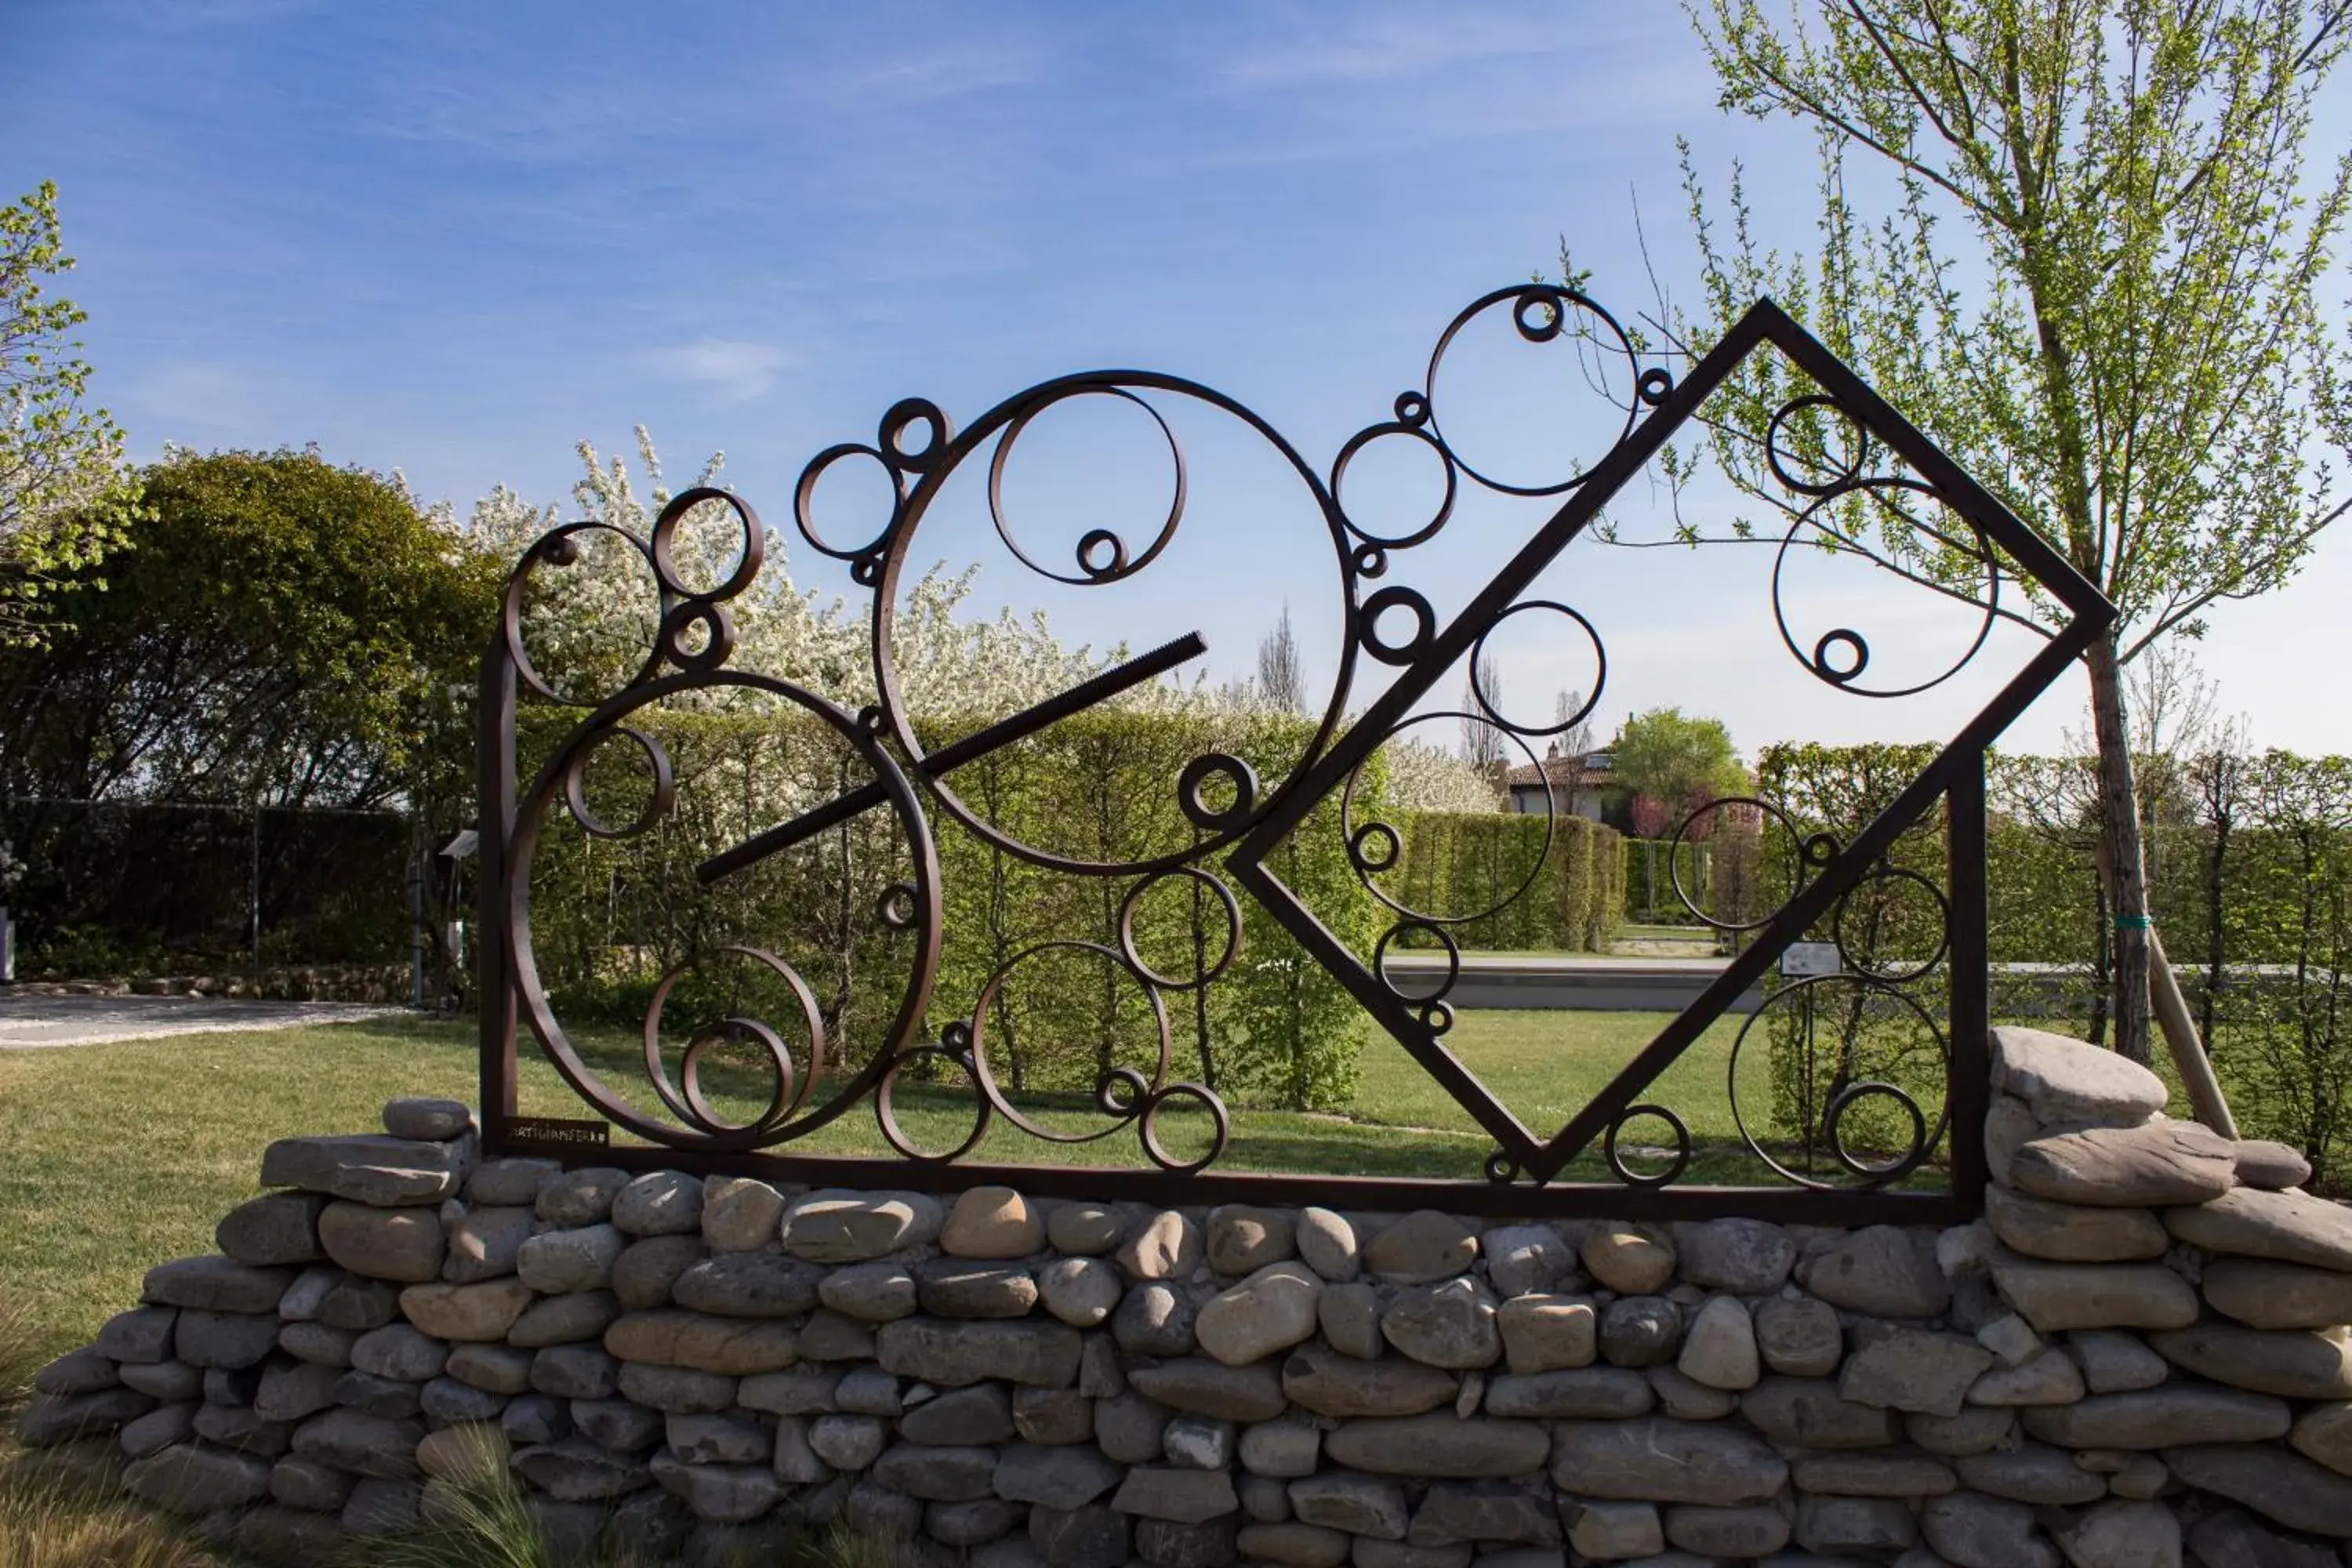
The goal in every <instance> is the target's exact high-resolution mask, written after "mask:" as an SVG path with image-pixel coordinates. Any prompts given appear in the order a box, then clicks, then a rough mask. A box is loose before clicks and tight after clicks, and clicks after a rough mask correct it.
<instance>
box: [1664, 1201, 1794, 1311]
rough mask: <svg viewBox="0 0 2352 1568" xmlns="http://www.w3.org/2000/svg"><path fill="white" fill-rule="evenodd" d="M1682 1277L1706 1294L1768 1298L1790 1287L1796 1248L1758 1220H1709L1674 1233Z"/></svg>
mask: <svg viewBox="0 0 2352 1568" xmlns="http://www.w3.org/2000/svg"><path fill="white" fill-rule="evenodd" d="M1674 1237H1675V1252H1676V1254H1677V1255H1678V1258H1679V1263H1678V1267H1679V1268H1680V1270H1681V1273H1682V1277H1683V1278H1684V1279H1687V1280H1688V1281H1690V1282H1691V1283H1692V1284H1694V1285H1701V1286H1705V1287H1706V1289H1710V1290H1723V1291H1727V1292H1729V1293H1730V1294H1732V1295H1735V1296H1767V1295H1769V1294H1771V1293H1772V1292H1773V1291H1775V1290H1778V1289H1780V1287H1781V1286H1783V1285H1785V1284H1787V1283H1788V1281H1789V1271H1790V1268H1793V1267H1794V1266H1795V1264H1796V1261H1797V1247H1796V1243H1795V1242H1793V1241H1791V1240H1790V1237H1789V1233H1788V1231H1787V1230H1786V1229H1784V1228H1783V1227H1781V1226H1777V1225H1772V1224H1770V1223H1769V1222H1767V1221H1764V1220H1760V1219H1739V1218H1732V1219H1710V1220H1701V1221H1699V1222H1697V1223H1695V1224H1688V1225H1680V1226H1675V1232H1674Z"/></svg>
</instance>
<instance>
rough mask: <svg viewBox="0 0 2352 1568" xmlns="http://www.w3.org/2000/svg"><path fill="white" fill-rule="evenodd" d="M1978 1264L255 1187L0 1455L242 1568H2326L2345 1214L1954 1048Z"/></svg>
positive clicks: (2090, 1057)
mask: <svg viewBox="0 0 2352 1568" xmlns="http://www.w3.org/2000/svg"><path fill="white" fill-rule="evenodd" d="M1995 1058H1996V1063H1997V1067H1996V1076H1997V1079H1998V1086H1999V1089H2000V1093H1999V1094H1998V1095H1997V1096H1996V1097H1995V1100H1996V1109H1995V1111H1994V1113H1993V1116H1992V1118H1991V1121H1990V1125H1989V1128H1988V1132H1987V1142H1988V1146H1989V1150H1988V1152H1989V1154H1990V1161H1991V1164H1992V1167H1993V1170H1994V1172H1995V1173H1996V1177H1997V1180H1998V1183H1999V1185H1998V1187H1997V1189H1996V1190H1995V1191H1994V1193H1993V1194H1992V1195H1991V1198H1990V1205H1989V1212H1988V1215H1987V1217H1986V1219H1985V1220H1984V1221H1981V1222H1979V1223H1978V1224H1975V1225H1971V1226H1964V1227H1960V1228H1956V1229H1952V1230H1948V1231H1945V1232H1943V1233H1941V1234H1937V1233H1935V1232H1933V1231H1925V1232H1908V1231H1904V1230H1900V1229H1895V1228H1893V1227H1887V1226H1880V1227H1874V1228H1870V1229H1864V1230H1855V1231H1841V1230H1832V1229H1811V1228H1805V1227H1800V1226H1776V1225H1769V1224H1765V1223H1762V1222H1760V1221H1756V1220H1748V1219H1723V1220H1716V1221H1711V1222H1707V1223H1704V1224H1689V1225H1679V1226H1669V1227H1647V1226H1633V1225H1624V1224H1616V1223H1610V1222H1591V1223H1586V1222H1575V1223H1567V1222H1562V1223H1557V1224H1551V1225H1526V1224H1513V1225H1499V1226H1482V1225H1480V1224H1479V1223H1478V1222H1477V1221H1475V1220H1473V1219H1468V1218H1462V1217H1456V1216H1452V1215H1443V1214H1438V1213H1433V1212H1422V1213H1415V1214H1408V1215H1364V1214H1347V1215H1341V1214H1335V1213H1331V1212H1328V1211H1326V1210H1322V1209H1316V1208H1304V1209H1296V1210H1292V1209H1266V1208H1241V1207H1232V1206H1228V1207H1223V1208H1218V1209H1213V1210H1202V1211H1189V1210H1188V1211H1175V1212H1152V1211H1148V1210H1143V1209H1139V1208H1134V1207H1128V1206H1122V1205H1108V1204H1089V1203H1058V1204H1049V1203H1040V1202H1032V1201H1028V1200H1024V1198H1023V1197H1022V1196H1021V1194H1017V1193H1014V1192H1012V1191H1009V1190H1006V1189H1003V1188H984V1189H978V1190H974V1191H971V1192H967V1193H965V1194H961V1196H959V1197H956V1198H954V1199H953V1200H952V1201H942V1200H938V1199H933V1198H930V1197H928V1196H923V1195H920V1194H907V1193H866V1194H858V1193H845V1192H831V1191H818V1192H807V1191H794V1190H788V1189H779V1188H776V1187H772V1186H770V1185H767V1184H763V1183H761V1182H757V1181H747V1180H738V1179H729V1178H714V1179H712V1180H710V1181H708V1182H704V1181H699V1180H697V1179H696V1178H694V1177H692V1176H688V1175H684V1174H680V1173H672V1172H664V1173H655V1174H649V1175H643V1176H637V1177H635V1178H634V1179H633V1178H632V1177H630V1176H629V1175H628V1174H626V1173H623V1172H620V1171H614V1170H603V1169H573V1170H569V1171H565V1170H560V1169H558V1168H556V1167H555V1166H553V1165H552V1164H550V1163H542V1162H535V1161H521V1160H488V1161H483V1160H478V1158H477V1157H476V1152H475V1142H474V1135H473V1131H472V1124H471V1120H470V1117H469V1115H468V1113H467V1110H466V1109H465V1108H464V1107H462V1106H459V1105H456V1104H453V1103H449V1102H446V1101H420V1100H399V1101H394V1103H393V1104H391V1105H390V1106H388V1107H386V1109H385V1113H384V1124H385V1128H386V1133H385V1134H384V1135H368V1136H361V1137H348V1138H304V1139H293V1140H289V1141H286V1142H279V1143H277V1144H274V1145H272V1146H271V1147H270V1149H269V1150H268V1153H267V1154H266V1156H265V1157H264V1159H263V1162H262V1170H261V1184H262V1185H263V1186H264V1187H267V1188H270V1189H274V1190H273V1191H271V1192H269V1193H268V1194H265V1195H263V1196H259V1197H257V1198H255V1199H253V1200H252V1201H251V1202H249V1203H247V1204H245V1205H242V1206H240V1207H239V1208H237V1209H236V1211H235V1212H234V1213H232V1214H230V1215H228V1216H227V1217H226V1219H224V1220H223V1221H222V1222H221V1225H220V1229H219V1237H218V1242H219V1247H220V1255H219V1256H216V1257H207V1258H186V1259H182V1260H181V1261H178V1262H175V1263H167V1264H164V1265H163V1266H162V1267H160V1268H156V1269H155V1270H153V1271H152V1273H150V1274H149V1275H148V1277H147V1279H146V1286H145V1290H144V1293H143V1304H142V1305H140V1306H138V1307H136V1308H134V1309H133V1310H130V1311H127V1312H124V1313H122V1314H121V1316H119V1317H117V1318H115V1319H113V1320H112V1321H110V1322H109V1323H108V1324H107V1325H106V1327H105V1329H104V1331H102V1332H101V1333H100V1336H99V1338H98V1341H97V1342H96V1343H95V1344H94V1345H92V1346H91V1347H89V1348H88V1349H85V1350H81V1351H78V1352H74V1353H73V1354H71V1355H68V1356H67V1357H65V1358H63V1359H62V1360H60V1361H59V1362H58V1363H55V1364H54V1365H52V1366H51V1367H50V1368H49V1369H48V1370H47V1372H46V1373H43V1375H42V1377H41V1380H40V1384H39V1386H40V1393H39V1395H38V1396H37V1399H36V1401H35V1403H34V1405H32V1407H31V1408H30V1410H29V1411H28V1413H27V1415H26V1418H25V1427H24V1435H25V1436H26V1439H27V1440H29V1441H31V1442H33V1443H36V1444H43V1445H53V1446H55V1447H57V1449H58V1452H59V1453H60V1454H61V1455H62V1456H64V1457H67V1458H69V1459H71V1460H73V1461H74V1462H76V1463H78V1464H79V1465H82V1466H86V1467H89V1468H93V1469H96V1470H99V1471H100V1472H102V1473H106V1474H119V1476H120V1479H121V1485H122V1486H123V1487H124V1488H126V1489H128V1490H129V1491H130V1492H131V1493H133V1494H135V1495H137V1496H139V1497H141V1498H143V1499H145V1500H148V1501H150V1502H152V1503H154V1504H156V1505H158V1506H160V1507H163V1508H165V1509H170V1510H181V1511H184V1512H189V1513H193V1514H200V1515H204V1516H205V1524H206V1528H208V1529H210V1530H212V1531H216V1532H220V1533H223V1534H227V1535H233V1537H234V1538H235V1539H236V1541H237V1542H239V1543H240V1544H241V1545H242V1546H244V1547H245V1548H246V1549H247V1551H249V1552H252V1553H254V1554H255V1555H257V1556H261V1557H265V1558H268V1559H272V1560H277V1561H283V1562H294V1563H302V1562H317V1561H320V1560H321V1559H322V1558H323V1557H324V1556H325V1555H326V1554H327V1553H328V1552H330V1551H331V1550H333V1549H334V1548H335V1546H336V1544H337V1543H338V1542H341V1541H342V1540H343V1539H344V1538H345V1537H347V1536H350V1535H353V1534H362V1535H365V1534H383V1533H390V1532H397V1531H404V1530H407V1529H413V1528H415V1526H416V1523H417V1521H418V1520H419V1519H420V1517H425V1518H427V1519H429V1518H430V1517H431V1516H432V1515H433V1513H434V1511H435V1510H436V1507H438V1506H441V1505H442V1504H443V1503H445V1502H446V1496H447V1489H449V1488H451V1487H453V1486H457V1485H460V1484H463V1483H464V1482H465V1481H466V1480H467V1477H468V1475H469V1474H470V1473H472V1471H473V1469H474V1468H475V1467H478V1466H479V1465H481V1464H482V1463H484V1462H485V1460H486V1459H487V1460H488V1462H490V1463H503V1464H504V1465H506V1466H507V1467H508V1468H509V1470H510V1473H511V1474H512V1475H513V1476H514V1477H516V1478H518V1479H519V1480H520V1482H521V1483H522V1484H523V1486H524V1487H525V1488H526V1489H527V1490H528V1495H529V1498H530V1507H531V1508H532V1510H534V1513H535V1516H536V1517H537V1519H538V1520H539V1521H540V1523H541V1528H542V1529H543V1530H544V1531H548V1532H549V1533H550V1534H551V1535H554V1536H558V1537H561V1538H562V1539H563V1540H565V1541H570V1542H583V1543H585V1542H592V1541H593V1540H594V1539H596V1538H598V1537H600V1536H601V1537H603V1538H604V1540H606V1541H607V1542H615V1541H619V1542H630V1543H634V1544H635V1545H636V1546H637V1547H638V1548H639V1549H641V1550H644V1549H648V1548H649V1549H651V1550H652V1552H653V1553H654V1554H655V1555H656V1557H657V1558H660V1559H672V1558H674V1559H677V1560H682V1561H685V1562H689V1563H719V1562H724V1561H730V1560H739V1559H740V1560H748V1561H764V1560H766V1558H765V1552H766V1551H767V1550H768V1549H769V1548H770V1547H772V1544H773V1542H775V1540H776V1539H777V1538H778V1537H779V1536H780V1535H782V1533H784V1532H785V1531H786V1530H787V1529H788V1528H789V1526H790V1521H795V1520H807V1521H825V1520H829V1519H845V1520H846V1521H849V1522H850V1523H851V1524H853V1525H856V1526H857V1527H861V1528H865V1529H869V1530H877V1531H904V1532H907V1533H908V1534H911V1535H915V1536H918V1537H919V1538H920V1539H921V1540H922V1541H924V1542H927V1543H929V1545H928V1548H927V1549H928V1550H929V1551H930V1552H933V1553H934V1554H936V1555H937V1556H938V1557H939V1558H940V1560H941V1561H942V1562H946V1561H951V1560H955V1559H959V1558H965V1557H968V1558H969V1559H970V1561H971V1562H972V1563H975V1564H980V1565H982V1568H1032V1565H1034V1564H1038V1563H1044V1564H1048V1565H1050V1568H1114V1565H1117V1564H1120V1563H1128V1562H1131V1561H1140V1562H1142V1563H1150V1564H1155V1565H1160V1568H1213V1565H1219V1564H1223V1563H1227V1562H1229V1561H1232V1560H1235V1559H1238V1560H1241V1561H1244V1562H1254V1563H1281V1564H1290V1565H1294V1568H1338V1565H1339V1564H1340V1563H1353V1564H1355V1565H1357V1568H1471V1565H1472V1564H1473V1563H1474V1562H1475V1563H1477V1564H1478V1565H1479V1568H1562V1565H1563V1564H1564V1563H1587V1562H1622V1561H1634V1562H1641V1563H1649V1564H1652V1565H1653V1568H1694V1565H1696V1564H1703V1563H1722V1562H1747V1561H1751V1560H1756V1559H1762V1560H1765V1561H1767V1562H1770V1563H1778V1564H1781V1565H1783V1568H1794V1565H1796V1564H1801V1563H1811V1564H1823V1563H1901V1564H1903V1565H1904V1568H1934V1565H1935V1564H1937V1563H1952V1564H1958V1565H1960V1568H2057V1565H2058V1564H2059V1563H2061V1562H2062V1561H2063V1562H2068V1563H2074V1564H2075V1565H2076V1568H2167V1565H2170V1564H2176V1563H2183V1562H2184V1561H2193V1562H2198V1563H2203V1564H2204V1565H2205V1568H2284V1565H2293V1568H2321V1565H2323V1564H2324V1565H2326V1568H2341V1565H2342V1564H2343V1563H2344V1561H2345V1559H2344V1556H2343V1552H2344V1550H2345V1544H2346V1540H2345V1538H2347V1537H2352V1341H2347V1331H2346V1329H2345V1328H2344V1327H2343V1326H2342V1325H2344V1324H2346V1323H2347V1321H2352V1210H2347V1209H2346V1208H2344V1207H2341V1206H2339V1205H2335V1204H2332V1203H2328V1202H2325V1201H2322V1200H2319V1199H2315V1198H2312V1197H2308V1196H2305V1195H2304V1194H2301V1193H2299V1192H2297V1191H2295V1190H2294V1184H2295V1183H2297V1182H2299V1181H2301V1180H2303V1179H2304V1178H2305V1174H2306V1173H2305V1169H2304V1166H2303V1164H2302V1162H2301V1161H2300V1159H2299V1158H2298V1157H2297V1156H2295V1155H2294V1153H2293V1152H2290V1151H2287V1150H2285V1149H2283V1148H2280V1147H2279V1146H2277V1145H2273V1144H2255V1143H2242V1144H2235V1145H2232V1144H2230V1143H2228V1142H2223V1141H2221V1139H2219V1138H2216V1137H2214V1136H2213V1135H2212V1134H2210V1133H2209V1132H2207V1131H2204V1130H2203V1129H2201V1128H2199V1127H2196V1126H2194V1125H2191V1124H2186V1123H2181V1122H2176V1121H2166V1120H2164V1119H2163V1118H2162V1117H2161V1115H2160V1114H2159V1107H2160V1106H2161V1105H2162V1104H2163V1101H2164V1091H2163V1089H2162V1086H2161V1085H2160V1084H2159V1083H2158V1080H2157V1079H2155V1078H2154V1077H2152V1076H2151V1075H2149V1074H2147V1073H2146V1072H2145V1071H2143V1070H2142V1069H2140V1068H2134V1067H2132V1066H2130V1065H2129V1064H2127V1063H2125V1062H2123V1061H2121V1060H2120V1059H2119V1058H2115V1057H2113V1056H2110V1055H2108V1054H2106V1053H2104V1052H2099V1051H2095V1050H2092V1049H2091V1048H2090V1047H2084V1046H2081V1045H2078V1044H2075V1043H2074V1042H2071V1041H2065V1040H2061V1039H2058V1038H2057V1037H2053V1036H2048V1035H2041V1034H2036V1033H2033V1032H2031V1031H2021V1030H2004V1031H2000V1033H1999V1035H1998V1036H1997V1038H1996V1041H1995Z"/></svg>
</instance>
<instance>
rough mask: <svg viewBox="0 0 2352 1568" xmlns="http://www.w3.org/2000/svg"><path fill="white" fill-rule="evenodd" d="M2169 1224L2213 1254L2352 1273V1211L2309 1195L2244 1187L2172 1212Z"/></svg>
mask: <svg viewBox="0 0 2352 1568" xmlns="http://www.w3.org/2000/svg"><path fill="white" fill-rule="evenodd" d="M2164 1225H2165V1228H2166V1229H2168V1230H2169V1231H2171V1232H2172V1234H2173V1235H2175V1236H2177V1237H2179V1238H2180V1239H2181V1240H2183V1241H2186V1242H2188V1243H2189V1244H2191V1245H2192V1246H2196V1247H2203V1248H2205V1249H2206V1250H2207V1251H2208V1252H2232V1253H2236V1254H2239V1255H2240V1256H2242V1257H2246V1258H2275V1259H2277V1260H2278V1261H2279V1262H2281V1263H2307V1264H2309V1265H2310V1266H2311V1267H2312V1268H2333V1269H2335V1270H2336V1271H2337V1272H2338V1273H2345V1274H2352V1208H2347V1207H2345V1206H2344V1205H2342V1204H2337V1203H2330V1202H2329V1201H2328V1200H2326V1198H2315V1197H2313V1196H2311V1195H2310V1194H2307V1193H2267V1192H2261V1191H2257V1190H2256V1189H2253V1188H2251V1187H2240V1188H2238V1189H2237V1190H2236V1191H2234V1192H2231V1193H2225V1194H2222V1195H2221V1196H2220V1197H2217V1198H2215V1199H2213V1200H2212V1201H2211V1202H2210V1203H2205V1204H2200V1205H2197V1206H2196V1207H2194V1208H2176V1209H2169V1210H2167V1211H2166V1213H2165V1216H2164Z"/></svg>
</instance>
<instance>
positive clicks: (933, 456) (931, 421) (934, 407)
mask: <svg viewBox="0 0 2352 1568" xmlns="http://www.w3.org/2000/svg"><path fill="white" fill-rule="evenodd" d="M918 425H919V426H922V427H923V444H922V445H921V446H919V447H916V448H915V449H914V450H912V451H908V449H907V446H906V437H907V432H908V429H910V428H912V427H913V426H918ZM952 439H953V432H952V427H951V426H950V425H949V423H948V416H947V413H946V411H945V410H943V409H941V408H940V405H938V404H936V403H933V402H932V401H931V400H930V399H929V398H928V397H902V398H900V399H899V400H898V402H896V403H894V404H892V405H890V406H889V408H888V409H887V411H886V412H885V413H884V414H883V416H882V424H881V427H880V430H879V432H878V433H877V436H876V437H875V442H876V445H877V446H878V447H880V448H881V450H882V458H883V461H885V462H887V463H888V464H889V465H890V466H891V467H892V468H898V469H901V470H903V471H905V472H907V473H910V474H927V473H929V472H930V471H931V469H933V468H936V467H938V466H939V461H940V458H943V457H945V456H946V455H947V449H948V447H949V444H950V442H951V440H952Z"/></svg>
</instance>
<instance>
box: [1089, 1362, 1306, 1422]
mask: <svg viewBox="0 0 2352 1568" xmlns="http://www.w3.org/2000/svg"><path fill="white" fill-rule="evenodd" d="M1128 1383H1129V1385H1131V1386H1132V1387H1133V1388H1134V1390H1135V1392H1136V1393H1138V1394H1142V1395H1144V1396H1145V1397H1146V1398H1149V1399H1153V1400H1157V1401H1158V1402H1159V1403H1160V1404H1162V1405H1170V1406H1172V1407H1173V1408H1175V1409H1178V1410H1183V1411H1189V1412H1191V1413H1192V1414H1193V1415H1213V1416H1215V1417H1216V1418H1217V1419H1219V1420H1221V1421H1271V1420H1273V1419H1274V1418H1275V1417H1276V1416H1277V1415H1281V1414H1282V1412H1283V1407H1284V1405H1285V1404H1286V1400H1285V1399H1284V1397H1283V1392H1282V1378H1281V1374H1280V1373H1278V1372H1276V1369H1275V1367H1274V1365H1273V1364H1272V1363H1268V1362H1263V1361H1261V1362H1253V1363H1248V1364H1245V1365H1241V1366H1231V1365H1227V1364H1225V1363H1222V1362H1216V1361H1209V1360H1205V1359H1202V1358H1200V1357H1191V1356H1187V1357H1181V1358H1179V1359H1176V1360H1173V1361H1164V1362H1160V1363H1158V1364H1156V1365H1139V1366H1134V1367H1131V1368H1129V1371H1128Z"/></svg>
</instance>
